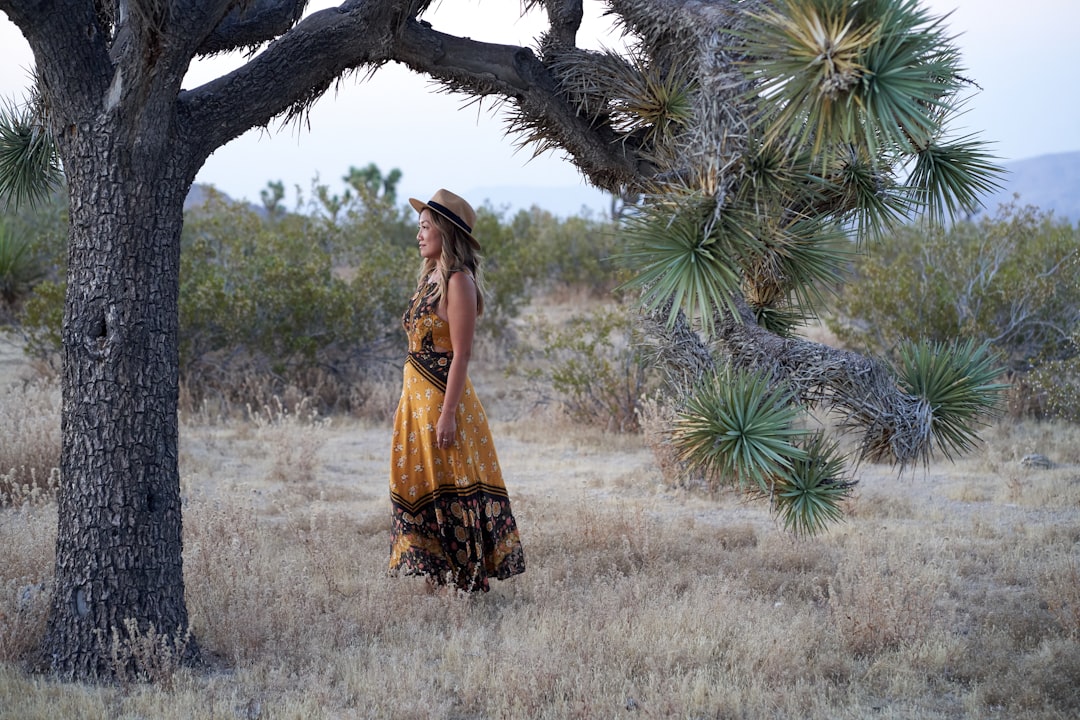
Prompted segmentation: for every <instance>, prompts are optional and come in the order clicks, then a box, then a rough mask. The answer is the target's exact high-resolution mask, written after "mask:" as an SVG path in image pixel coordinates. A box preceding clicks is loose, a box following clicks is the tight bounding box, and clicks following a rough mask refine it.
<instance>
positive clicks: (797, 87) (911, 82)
mask: <svg viewBox="0 0 1080 720" xmlns="http://www.w3.org/2000/svg"><path fill="white" fill-rule="evenodd" d="M753 19H754V22H753V23H752V24H751V26H750V28H749V29H747V30H746V31H745V32H744V33H743V35H744V39H745V42H746V53H747V57H748V61H747V63H746V72H747V75H748V77H749V78H751V79H752V80H753V81H754V83H755V85H754V89H753V93H754V97H755V99H756V100H760V101H761V102H760V105H759V107H760V109H761V112H760V114H759V116H758V118H757V121H756V127H757V129H758V131H759V132H760V133H761V134H762V136H763V137H764V138H765V139H766V140H767V141H768V142H780V143H782V144H784V145H786V146H788V147H790V148H792V149H793V151H796V150H797V151H802V150H803V149H804V148H806V147H810V148H812V153H813V155H814V156H816V157H818V158H819V159H820V160H821V162H822V163H823V165H827V160H828V158H829V157H830V156H831V153H832V152H833V151H832V148H834V147H842V148H852V147H853V148H858V149H860V150H859V153H860V154H864V156H866V157H869V158H871V159H872V160H873V162H874V163H875V165H877V166H879V167H881V168H884V167H886V166H888V165H902V164H904V163H905V162H907V161H908V160H911V159H914V160H915V162H916V163H917V167H916V171H915V172H913V173H912V174H911V175H910V177H909V179H908V181H907V187H906V191H907V194H908V196H909V200H910V202H911V203H912V205H913V206H914V207H923V208H925V209H926V210H927V211H928V212H929V214H930V216H931V219H932V220H934V221H941V220H943V219H945V217H947V214H952V213H954V212H956V211H962V212H969V211H974V210H976V209H977V208H978V203H979V201H978V197H979V195H980V194H982V193H985V192H987V191H989V190H991V189H993V188H995V187H997V186H998V183H997V179H996V178H997V177H999V176H1000V174H1001V170H1000V168H998V167H997V166H996V165H995V164H994V163H993V159H992V156H991V155H990V153H989V152H988V151H987V146H986V144H985V143H983V142H977V141H974V140H972V139H971V138H969V137H965V138H961V139H959V140H950V139H949V138H948V133H947V128H946V121H947V120H949V119H950V118H951V117H952V116H954V115H955V114H956V113H957V111H958V110H959V109H960V106H961V104H962V102H963V99H962V98H961V96H960V93H961V92H962V91H963V89H964V88H965V86H966V85H967V84H968V81H966V80H965V79H964V78H963V76H962V72H963V68H962V67H961V66H960V61H959V53H958V51H957V49H956V47H955V45H954V43H953V40H952V38H951V37H950V36H949V35H948V34H947V33H946V30H945V27H944V24H943V19H942V18H934V17H932V16H931V15H930V14H929V13H928V11H927V10H925V9H923V8H921V7H920V6H919V3H918V2H917V0H778V1H777V2H776V3H775V5H773V6H772V7H771V8H769V9H767V10H765V11H763V12H760V13H757V14H754V15H753Z"/></svg>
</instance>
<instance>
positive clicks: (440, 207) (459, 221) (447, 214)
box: [428, 200, 472, 235]
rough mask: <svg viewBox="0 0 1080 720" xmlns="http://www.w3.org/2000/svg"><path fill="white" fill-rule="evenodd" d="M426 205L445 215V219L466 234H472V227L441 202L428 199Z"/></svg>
mask: <svg viewBox="0 0 1080 720" xmlns="http://www.w3.org/2000/svg"><path fill="white" fill-rule="evenodd" d="M428 205H430V206H431V207H433V208H434V209H436V210H438V211H439V214H441V215H443V216H444V217H446V219H447V220H449V221H450V222H452V223H454V224H455V225H457V226H458V227H459V228H461V229H462V230H464V231H465V234H466V235H472V228H471V227H469V224H468V223H467V222H465V221H464V220H462V219H461V218H460V217H458V214H457V213H455V212H454V211H453V210H451V209H450V208H448V207H446V206H445V205H443V204H441V203H437V202H435V201H434V200H428Z"/></svg>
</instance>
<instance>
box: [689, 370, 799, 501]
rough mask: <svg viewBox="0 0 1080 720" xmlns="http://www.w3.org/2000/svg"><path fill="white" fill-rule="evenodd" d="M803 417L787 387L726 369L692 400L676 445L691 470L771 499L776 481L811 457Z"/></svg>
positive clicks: (702, 384)
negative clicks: (803, 441) (801, 444)
mask: <svg viewBox="0 0 1080 720" xmlns="http://www.w3.org/2000/svg"><path fill="white" fill-rule="evenodd" d="M799 415H800V411H799V409H798V407H797V406H795V405H793V404H792V402H791V397H790V393H789V392H788V390H787V388H786V387H784V386H777V385H776V384H775V383H773V382H771V381H770V380H769V379H768V378H766V377H764V376H762V375H759V374H755V373H750V372H746V371H743V370H734V369H730V368H727V367H725V369H724V370H722V371H721V372H720V373H718V374H716V375H715V376H713V377H710V378H705V379H703V381H702V383H701V384H700V386H699V387H698V388H697V389H696V391H695V392H694V393H693V394H692V395H691V396H689V397H688V398H687V399H686V402H685V403H684V404H683V405H682V408H681V409H680V411H679V414H678V418H677V419H676V421H675V423H674V427H673V429H672V442H673V444H674V445H675V447H676V449H677V450H678V452H679V455H680V460H682V461H683V462H684V463H685V464H686V467H687V469H688V470H689V471H691V472H694V473H700V474H701V475H703V476H704V477H709V478H714V479H722V480H724V481H727V482H732V483H735V484H736V485H738V486H739V487H740V488H741V489H743V490H750V489H753V488H756V490H757V491H759V492H762V493H766V494H771V492H772V482H773V479H774V478H775V477H777V476H779V475H782V474H784V473H785V472H788V471H790V470H791V468H792V463H793V462H794V461H795V460H799V459H805V458H806V453H805V452H804V451H803V450H800V449H799V448H798V447H797V446H796V445H795V441H796V440H797V439H798V438H799V437H800V436H802V435H803V431H802V430H800V429H798V428H796V427H795V421H796V420H797V419H798V417H799Z"/></svg>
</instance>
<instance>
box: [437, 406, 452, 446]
mask: <svg viewBox="0 0 1080 720" xmlns="http://www.w3.org/2000/svg"><path fill="white" fill-rule="evenodd" d="M456 434H457V418H456V417H454V409H453V408H447V407H446V406H445V405H444V406H443V412H441V413H440V414H439V422H437V423H436V424H435V445H436V446H438V447H441V448H448V447H450V446H451V445H453V444H454V437H455V435H456Z"/></svg>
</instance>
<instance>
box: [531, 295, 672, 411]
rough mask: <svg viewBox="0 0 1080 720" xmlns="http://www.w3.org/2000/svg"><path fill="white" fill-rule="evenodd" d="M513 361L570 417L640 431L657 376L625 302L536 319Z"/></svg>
mask: <svg viewBox="0 0 1080 720" xmlns="http://www.w3.org/2000/svg"><path fill="white" fill-rule="evenodd" d="M531 324H532V326H533V328H534V329H535V338H530V339H523V340H522V341H521V344H520V346H519V348H518V351H517V354H518V356H517V358H516V359H515V362H513V363H512V364H511V367H513V368H514V371H515V372H520V373H522V374H524V375H525V376H526V377H528V378H529V379H531V380H532V381H534V382H537V383H539V384H541V385H542V386H543V387H545V388H546V387H550V388H551V390H553V391H554V393H555V395H556V397H557V400H558V402H559V405H560V406H561V407H562V408H563V410H564V411H565V412H566V413H567V415H568V416H569V417H570V418H571V419H573V420H575V421H577V422H581V423H585V424H589V425H598V426H600V427H603V428H605V429H607V430H610V431H614V432H638V431H639V430H640V425H639V414H640V411H641V408H642V404H643V402H644V401H645V396H646V393H647V392H648V391H649V389H650V387H651V386H652V385H654V384H655V380H656V378H655V375H654V373H652V372H651V370H650V367H649V364H648V363H647V361H646V358H645V356H644V354H643V353H642V351H641V348H640V345H639V343H637V342H636V341H635V339H634V314H633V312H632V311H631V310H630V309H628V308H626V307H622V306H614V307H607V308H600V309H597V310H596V311H594V312H590V313H583V314H577V315H574V316H572V317H570V318H569V319H568V320H567V321H566V322H565V323H562V324H556V323H553V322H551V321H550V320H547V319H544V318H537V319H536V320H535V321H534V322H533V323H531Z"/></svg>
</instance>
